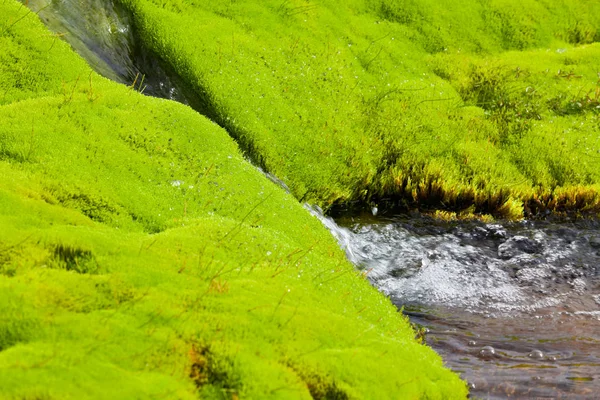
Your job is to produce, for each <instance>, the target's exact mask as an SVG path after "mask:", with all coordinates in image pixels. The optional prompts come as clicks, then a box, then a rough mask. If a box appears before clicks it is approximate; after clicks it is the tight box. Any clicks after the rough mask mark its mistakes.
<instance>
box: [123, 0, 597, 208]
mask: <svg viewBox="0 0 600 400" xmlns="http://www.w3.org/2000/svg"><path fill="white" fill-rule="evenodd" d="M120 2H122V3H123V4H124V5H125V6H126V7H128V8H129V9H130V10H131V11H133V14H134V17H133V20H134V24H135V26H136V29H137V30H138V33H139V36H140V38H141V39H142V41H143V43H144V45H145V46H146V47H148V48H150V49H151V50H152V51H154V52H155V53H156V54H158V55H159V56H160V57H161V58H162V59H163V61H165V62H166V63H168V64H170V65H171V67H172V68H174V70H176V71H177V72H178V73H179V74H180V75H181V76H182V77H183V78H184V79H185V80H186V81H187V82H188V83H189V84H190V85H191V86H192V87H193V88H195V91H196V92H197V93H198V94H199V96H201V97H202V99H203V102H204V104H206V105H207V106H206V107H205V112H206V113H207V115H209V116H210V117H211V118H212V119H214V120H215V121H216V122H217V123H218V124H220V125H221V126H223V127H225V128H226V129H227V130H228V132H229V133H230V134H231V135H232V136H233V137H235V138H236V140H238V141H239V142H240V143H241V144H242V147H243V148H244V149H245V150H246V151H247V152H248V153H250V154H251V155H252V156H253V158H254V159H256V160H258V161H259V162H260V163H261V164H262V165H263V166H264V167H266V168H267V170H269V171H270V172H272V173H274V174H275V175H277V176H278V177H279V178H281V179H282V180H283V181H284V182H285V183H286V184H287V185H288V186H289V187H290V188H291V190H292V193H293V194H294V195H295V196H296V197H297V198H298V199H301V200H303V201H309V202H314V203H317V204H319V205H321V206H323V207H325V208H328V207H330V206H332V205H345V204H349V203H352V202H358V204H360V205H368V204H371V203H379V204H389V205H393V206H396V207H403V208H410V209H412V208H419V209H421V210H442V211H445V212H455V213H471V214H472V213H476V214H491V215H493V216H495V217H501V218H512V219H514V218H522V217H523V215H528V216H531V215H540V214H544V213H545V212H546V211H556V212H559V213H563V212H586V211H587V212H593V213H597V212H599V211H600V196H599V189H600V186H599V184H600V158H599V157H598V151H599V150H600V143H599V140H600V139H599V138H598V135H597V129H598V125H599V123H600V120H599V110H600V108H599V106H600V86H598V70H597V65H598V60H599V57H600V47H599V46H600V45H599V44H597V43H596V42H597V41H598V40H599V39H600V31H599V29H598V26H600V4H598V3H597V2H590V1H585V0H559V1H543V0H509V1H485V2H483V1H477V0H460V1H456V0H443V1H439V0H408V1H395V0H352V1H345V2H341V3H340V2H338V1H328V0H318V1H311V2H305V1H283V2H282V1H280V0H265V1H260V2H259V1H251V0H240V1H235V2H231V1H211V2H202V3H197V2H196V3H190V2H184V1H178V0H165V1H160V2H157V1H152V0H120Z"/></svg>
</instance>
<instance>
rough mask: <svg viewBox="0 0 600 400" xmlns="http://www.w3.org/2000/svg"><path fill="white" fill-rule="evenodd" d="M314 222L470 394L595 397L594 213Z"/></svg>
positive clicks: (599, 283)
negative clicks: (550, 218)
mask: <svg viewBox="0 0 600 400" xmlns="http://www.w3.org/2000/svg"><path fill="white" fill-rule="evenodd" d="M321 218H322V220H323V221H324V223H325V224H326V225H327V226H328V228H329V229H330V230H331V231H332V232H333V234H334V235H335V236H336V237H337V238H338V240H339V242H340V244H341V245H342V246H343V247H344V248H345V250H346V252H347V254H348V257H349V258H350V259H351V260H352V261H353V262H354V263H355V264H356V265H357V266H358V267H359V268H361V269H364V270H367V271H369V272H368V276H369V277H370V280H371V282H372V283H373V285H374V286H376V287H377V288H378V289H379V290H381V291H382V292H384V293H385V294H387V295H388V296H390V298H391V299H392V301H393V302H394V303H395V304H396V305H397V306H398V307H403V309H404V313H405V314H406V315H408V316H409V317H410V319H411V321H412V322H413V323H415V324H417V326H420V327H421V328H422V329H423V330H424V332H426V333H425V340H426V342H427V343H428V344H429V345H430V346H431V347H433V348H434V349H435V350H436V351H437V352H438V353H439V354H440V355H441V356H442V358H443V359H444V360H445V363H446V365H447V366H448V367H450V368H451V369H453V370H454V371H456V372H459V373H460V374H461V376H462V377H463V378H464V379H465V380H467V382H468V383H469V385H470V387H471V395H472V396H473V397H474V398H482V399H505V398H510V397H512V398H540V399H550V398H552V399H555V398H569V399H594V398H600V223H599V222H598V221H580V222H571V223H566V222H562V223H550V222H541V221H540V222H521V223H510V224H484V223H478V222H477V223H476V222H452V223H446V222H440V221H436V220H433V219H431V218H428V217H425V216H419V215H412V216H407V215H398V216H394V217H392V218H378V219H375V218H373V217H369V216H366V217H362V218H341V219H339V220H338V221H337V223H336V222H334V221H333V220H331V219H323V217H321Z"/></svg>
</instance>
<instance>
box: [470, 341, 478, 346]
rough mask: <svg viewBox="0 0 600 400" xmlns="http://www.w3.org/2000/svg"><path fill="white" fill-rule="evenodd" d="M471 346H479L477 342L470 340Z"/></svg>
mask: <svg viewBox="0 0 600 400" xmlns="http://www.w3.org/2000/svg"><path fill="white" fill-rule="evenodd" d="M468 345H469V346H477V342H476V341H475V340H469V343H468Z"/></svg>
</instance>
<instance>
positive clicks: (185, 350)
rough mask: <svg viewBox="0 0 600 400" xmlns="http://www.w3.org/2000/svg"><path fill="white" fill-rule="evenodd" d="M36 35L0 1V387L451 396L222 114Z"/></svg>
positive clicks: (439, 368) (450, 380) (36, 392)
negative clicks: (161, 93)
mask: <svg viewBox="0 0 600 400" xmlns="http://www.w3.org/2000/svg"><path fill="white" fill-rule="evenodd" d="M56 39H57V38H56V37H55V36H53V35H52V34H50V33H49V32H48V31H46V30H45V29H44V27H43V26H42V24H41V23H40V22H39V21H38V19H37V18H36V16H35V14H33V13H29V12H28V11H27V9H26V8H25V7H22V6H19V5H18V3H16V2H14V1H12V0H2V1H0V48H1V49H2V51H1V52H0V176H1V177H2V179H1V180H0V227H1V229H0V398H3V399H33V398H35V399H65V398H77V399H84V398H106V399H117V398H123V399H132V398H181V399H192V398H198V397H200V398H257V399H258V398H260V399H267V398H286V399H287V398H305V399H310V398H340V399H341V398H378V399H382V398H401V397H404V398H431V399H435V398H438V399H441V398H464V397H465V396H466V386H465V384H464V383H463V382H462V381H460V380H459V378H458V377H457V376H456V375H455V374H453V373H451V372H450V371H448V370H446V369H445V368H443V365H442V362H441V360H440V358H439V356H437V355H436V354H435V353H434V352H433V351H432V350H431V349H429V348H427V347H425V346H423V345H421V344H419V343H418V342H417V341H416V340H415V339H414V332H413V331H412V329H411V328H410V326H409V324H408V322H407V320H406V319H405V318H404V317H403V316H402V315H401V314H399V313H398V312H397V310H396V309H395V308H394V307H393V306H392V305H391V303H390V302H389V301H388V300H387V299H386V298H385V297H383V296H382V295H381V294H379V293H377V292H376V291H375V290H374V289H373V288H372V287H371V286H370V285H369V284H368V283H367V281H366V280H365V279H364V278H363V277H362V276H361V275H360V274H359V273H358V272H356V271H355V270H354V269H353V268H352V266H351V265H350V264H349V263H348V262H347V261H346V259H345V257H344V254H343V253H342V251H341V250H340V249H339V248H338V246H337V244H336V243H335V241H334V239H333V238H332V237H331V235H329V233H328V232H327V231H326V229H325V228H324V227H323V226H322V225H321V223H320V222H319V221H318V220H317V219H316V218H314V217H312V216H311V215H310V214H309V213H308V212H307V211H306V210H304V209H303V208H302V206H301V205H300V204H299V203H298V202H297V200H296V199H294V198H293V197H292V196H291V195H288V194H286V193H285V192H284V191H283V190H281V189H280V188H279V187H278V186H276V185H275V184H273V183H272V182H270V181H269V180H268V179H266V178H265V177H264V176H263V175H262V174H261V173H259V172H258V171H257V170H256V169H255V168H254V167H253V166H251V165H250V164H249V163H248V162H246V161H245V160H244V159H243V157H242V155H241V153H240V151H239V150H238V148H237V146H236V144H235V143H234V142H233V141H232V140H231V139H230V138H229V136H228V135H227V133H226V132H225V131H224V130H223V129H221V128H219V127H218V126H217V125H215V124H214V123H212V122H210V121H208V120H207V119H205V118H203V117H201V116H199V115H198V114H197V113H195V112H194V111H192V110H191V109H189V108H188V107H186V106H183V105H181V104H177V103H174V102H171V101H166V100H158V99H154V98H149V97H145V96H143V95H141V94H139V93H137V92H136V91H135V90H133V89H131V88H128V87H125V86H122V85H118V84H115V83H112V82H109V81H107V80H106V79H104V78H101V77H100V76H98V75H96V74H95V73H93V72H92V71H91V70H90V69H89V68H88V66H87V65H86V64H85V63H84V62H83V60H81V59H80V58H79V57H78V56H76V55H75V54H74V53H73V52H72V51H71V50H70V49H69V48H68V46H67V45H66V44H64V43H62V42H61V41H59V40H56ZM275 147H277V146H276V144H275Z"/></svg>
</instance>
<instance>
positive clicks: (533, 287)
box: [24, 0, 600, 399]
mask: <svg viewBox="0 0 600 400" xmlns="http://www.w3.org/2000/svg"><path fill="white" fill-rule="evenodd" d="M24 3H26V4H27V5H28V6H29V7H30V8H31V9H32V11H34V12H37V13H38V14H39V16H40V18H41V19H42V20H43V21H44V22H45V23H46V24H47V25H48V26H49V27H50V29H52V30H53V31H54V32H57V33H59V34H60V36H61V37H63V38H64V39H65V40H67V41H68V42H69V43H70V44H71V45H72V46H73V48H74V49H75V50H76V51H77V52H79V53H80V54H81V55H82V56H83V57H84V58H86V60H87V61H88V62H89V63H90V65H91V66H92V67H93V68H94V69H95V70H96V71H97V72H99V73H100V74H102V75H104V76H106V77H108V78H110V79H113V80H115V81H117V82H121V83H124V84H132V83H133V82H134V81H136V80H138V79H140V76H144V82H145V83H144V85H145V89H144V93H146V94H149V95H153V96H156V97H163V98H169V99H173V100H177V101H180V102H182V103H185V104H192V105H194V104H193V103H194V102H195V100H194V94H193V93H190V92H189V90H187V89H186V86H185V85H184V84H183V81H182V80H181V79H180V78H179V77H178V76H176V75H175V74H173V73H172V72H170V71H169V70H168V68H165V67H164V65H163V64H162V63H161V62H160V61H159V60H157V59H156V58H155V57H152V54H150V53H148V52H147V51H145V49H143V48H142V47H141V46H139V44H138V41H137V40H136V36H135V32H133V31H132V26H131V18H130V17H129V16H128V15H127V13H126V12H125V11H124V10H123V9H121V8H120V7H118V6H117V5H116V4H115V3H114V2H113V1H111V0H29V1H27V0H24ZM196 109H198V108H196ZM272 179H275V178H272ZM310 210H311V212H313V214H315V215H316V216H318V217H319V218H320V219H321V220H322V221H323V223H324V224H325V225H326V226H327V227H328V228H329V229H330V231H331V232H332V233H333V234H334V235H335V236H336V238H337V239H338V240H339V242H340V245H341V246H342V247H344V249H345V250H346V252H347V254H348V257H349V259H350V260H351V261H352V262H353V263H354V264H355V265H356V266H357V268H360V269H363V270H365V271H367V272H368V276H369V278H370V280H371V282H372V283H373V285H374V286H375V287H377V288H378V289H379V290H381V291H382V292H383V293H385V294H386V295H388V296H389V297H390V298H391V299H392V301H393V302H394V303H395V304H396V305H397V306H398V307H399V308H400V309H401V310H403V312H404V313H405V314H406V315H408V316H409V317H410V319H411V321H412V322H413V323H414V324H415V325H416V326H417V327H420V330H421V332H422V333H424V337H425V340H426V342H427V343H428V344H429V345H430V346H432V347H433V348H434V349H435V350H437V351H438V352H439V353H440V354H441V355H442V357H443V358H444V360H445V362H446V364H447V366H448V367H450V368H452V369H453V370H455V371H457V372H459V373H460V374H461V376H462V377H463V378H464V379H465V380H466V381H467V382H468V383H469V384H470V386H471V394H472V395H473V396H474V397H475V398H483V399H488V398H489V399H496V398H497V399H504V398H507V397H514V398H523V397H527V398H541V399H543V398H570V399H577V398H580V399H589V398H594V397H596V396H600V395H598V393H600V230H599V228H600V223H598V222H596V221H580V222H572V223H560V224H558V223H550V222H535V223H534V222H523V223H512V224H483V223H476V222H460V223H459V222H452V223H444V222H440V221H436V220H433V219H430V218H428V217H425V216H422V215H394V216H390V217H379V218H373V217H372V216H361V217H341V218H338V219H336V221H334V220H333V219H331V218H326V217H324V216H323V215H322V214H321V213H320V212H319V211H318V209H314V208H311V209H310Z"/></svg>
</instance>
